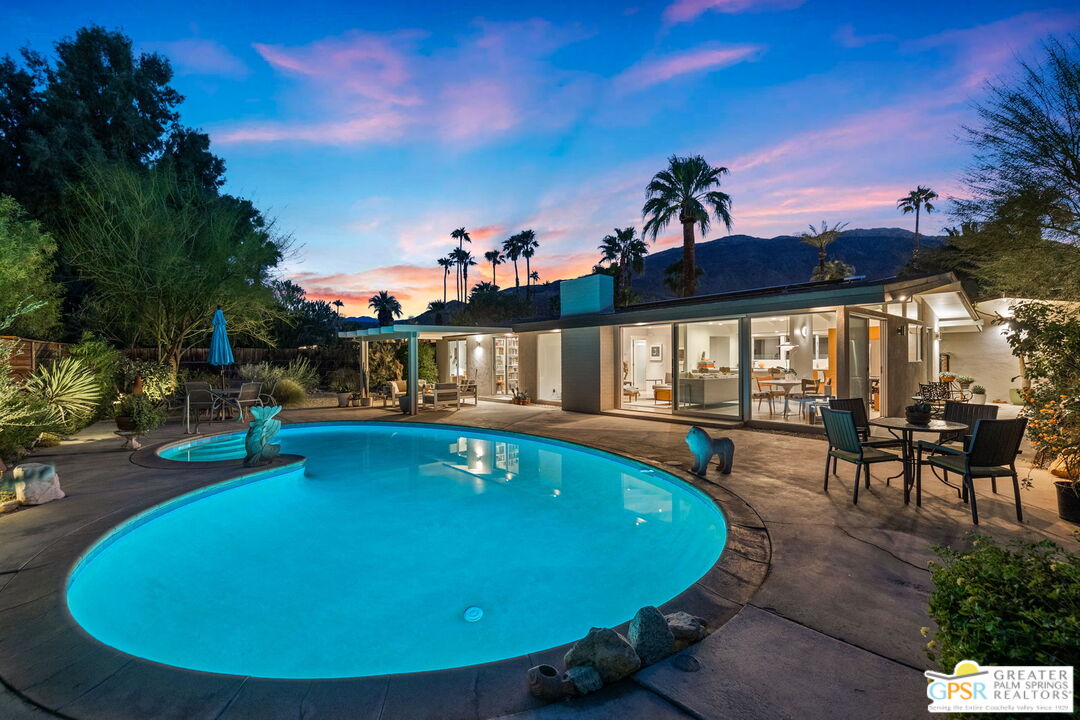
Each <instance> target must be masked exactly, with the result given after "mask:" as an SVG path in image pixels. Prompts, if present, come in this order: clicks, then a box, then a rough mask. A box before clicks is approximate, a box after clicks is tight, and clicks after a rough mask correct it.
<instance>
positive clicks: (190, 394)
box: [184, 382, 221, 432]
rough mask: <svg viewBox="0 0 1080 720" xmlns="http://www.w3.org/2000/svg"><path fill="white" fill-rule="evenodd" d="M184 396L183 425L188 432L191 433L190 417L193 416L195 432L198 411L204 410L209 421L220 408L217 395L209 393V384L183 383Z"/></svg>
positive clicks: (196, 429) (197, 426) (197, 423)
mask: <svg viewBox="0 0 1080 720" xmlns="http://www.w3.org/2000/svg"><path fill="white" fill-rule="evenodd" d="M184 394H185V395H186V396H187V397H186V399H185V401H184V407H185V410H184V424H185V428H186V429H187V431H188V432H191V415H192V413H194V415H195V432H198V431H199V411H200V410H205V411H206V412H207V415H208V416H209V419H210V420H213V417H214V413H215V412H216V411H217V410H218V409H219V408H220V406H221V405H220V402H221V401H220V399H219V398H218V396H217V395H215V394H214V393H213V392H211V391H210V383H208V382H188V383H184Z"/></svg>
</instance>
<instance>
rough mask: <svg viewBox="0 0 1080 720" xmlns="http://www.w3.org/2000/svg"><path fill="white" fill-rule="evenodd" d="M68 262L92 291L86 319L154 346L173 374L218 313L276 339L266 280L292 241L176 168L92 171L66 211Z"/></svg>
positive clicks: (104, 166)
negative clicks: (272, 333) (182, 355)
mask: <svg viewBox="0 0 1080 720" xmlns="http://www.w3.org/2000/svg"><path fill="white" fill-rule="evenodd" d="M65 214H66V217H67V223H66V226H65V230H64V234H65V246H66V248H67V253H68V255H67V259H68V260H69V262H70V263H71V264H72V266H73V267H74V268H76V269H77V270H78V272H79V274H80V275H81V276H82V277H83V278H85V279H86V280H87V281H89V283H90V291H89V294H88V296H87V298H86V300H85V305H84V308H83V310H84V312H85V313H86V314H87V315H89V316H90V317H92V318H93V320H94V322H95V325H96V326H97V327H98V328H100V329H101V331H102V332H103V333H106V334H107V335H109V336H110V337H112V338H113V339H115V340H118V341H120V342H123V343H127V344H131V345H134V344H137V343H139V342H152V343H154V344H156V346H157V347H158V350H159V352H160V353H161V356H162V357H163V358H165V359H166V360H167V361H168V362H169V363H170V364H171V365H172V367H173V368H174V369H175V368H176V367H177V364H178V362H179V358H180V353H181V351H182V350H183V349H184V348H185V347H187V346H190V345H191V344H193V343H194V342H196V341H199V340H203V339H204V338H205V337H207V334H208V333H209V330H210V325H209V320H210V316H211V314H212V313H213V311H214V309H215V308H216V307H218V306H221V308H222V309H223V310H224V311H225V314H226V316H227V317H228V318H229V327H230V331H232V332H233V333H242V334H245V335H248V336H251V337H255V338H260V339H263V340H265V341H267V342H269V341H270V336H269V332H268V331H269V329H270V320H271V318H272V315H273V304H272V296H271V290H270V277H269V273H270V271H271V270H272V268H274V267H275V266H276V265H277V264H278V262H279V261H280V260H281V258H282V255H283V253H284V251H285V250H286V249H287V246H288V241H287V239H285V238H282V237H281V236H279V235H277V234H276V233H275V232H274V229H273V227H272V225H271V224H269V223H267V222H265V221H264V220H263V219H262V217H261V216H260V215H259V214H258V212H257V211H256V210H255V209H254V208H253V207H252V206H251V204H250V203H248V202H247V201H244V200H239V199H236V198H232V197H230V196H227V195H225V196H218V195H215V194H212V193H208V192H206V191H205V190H204V189H202V188H199V187H197V186H195V185H193V184H191V183H189V182H186V179H183V178H181V177H180V176H179V175H178V174H177V172H176V171H175V170H174V169H173V168H172V167H171V166H162V167H157V168H152V169H150V170H140V169H136V168H133V167H131V166H129V165H123V164H119V163H95V164H92V165H89V166H87V168H86V170H85V177H84V180H83V181H81V182H80V183H78V184H77V185H75V186H74V187H73V189H72V191H71V192H70V195H69V200H68V204H67V208H66V211H65Z"/></svg>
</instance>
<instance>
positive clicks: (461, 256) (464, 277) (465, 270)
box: [458, 250, 476, 302]
mask: <svg viewBox="0 0 1080 720" xmlns="http://www.w3.org/2000/svg"><path fill="white" fill-rule="evenodd" d="M470 265H476V259H475V258H474V257H473V256H472V253H471V252H469V251H468V250H461V251H460V252H459V253H458V266H459V267H460V268H461V287H462V298H463V299H464V301H465V302H468V301H469V296H468V294H467V293H466V292H465V288H467V287H469V266H470Z"/></svg>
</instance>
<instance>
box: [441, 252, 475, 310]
mask: <svg viewBox="0 0 1080 720" xmlns="http://www.w3.org/2000/svg"><path fill="white" fill-rule="evenodd" d="M471 256H472V255H471V253H469V251H468V250H465V249H464V248H451V249H450V255H449V256H448V257H449V258H450V259H451V260H452V261H453V263H454V266H455V267H456V268H457V300H458V302H462V301H463V300H464V296H465V292H466V287H467V285H466V284H465V283H464V282H462V277H461V265H462V263H463V262H465V258H466V257H471ZM474 264H475V262H474Z"/></svg>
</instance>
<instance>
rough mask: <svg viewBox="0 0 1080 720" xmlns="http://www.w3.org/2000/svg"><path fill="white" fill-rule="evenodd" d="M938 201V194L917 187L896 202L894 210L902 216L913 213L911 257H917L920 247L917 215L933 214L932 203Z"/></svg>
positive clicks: (926, 188) (925, 188)
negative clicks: (913, 241)
mask: <svg viewBox="0 0 1080 720" xmlns="http://www.w3.org/2000/svg"><path fill="white" fill-rule="evenodd" d="M937 199H938V194H937V193H936V192H934V191H933V190H931V189H930V188H928V187H923V186H922V185H919V186H918V187H916V188H915V189H914V190H912V191H911V192H909V193H908V194H907V195H905V196H904V197H902V198H900V199H899V200H897V201H896V209H897V210H899V211H900V212H901V213H903V214H904V215H907V214H908V213H910V212H913V213H915V248H914V250H913V251H912V253H911V254H912V255H918V254H919V250H921V249H922V248H921V246H920V245H919V214H920V212H921V211H923V210H925V211H926V214H927V215H929V214H930V213H932V212H934V203H933V202H932V201H934V200H937Z"/></svg>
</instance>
